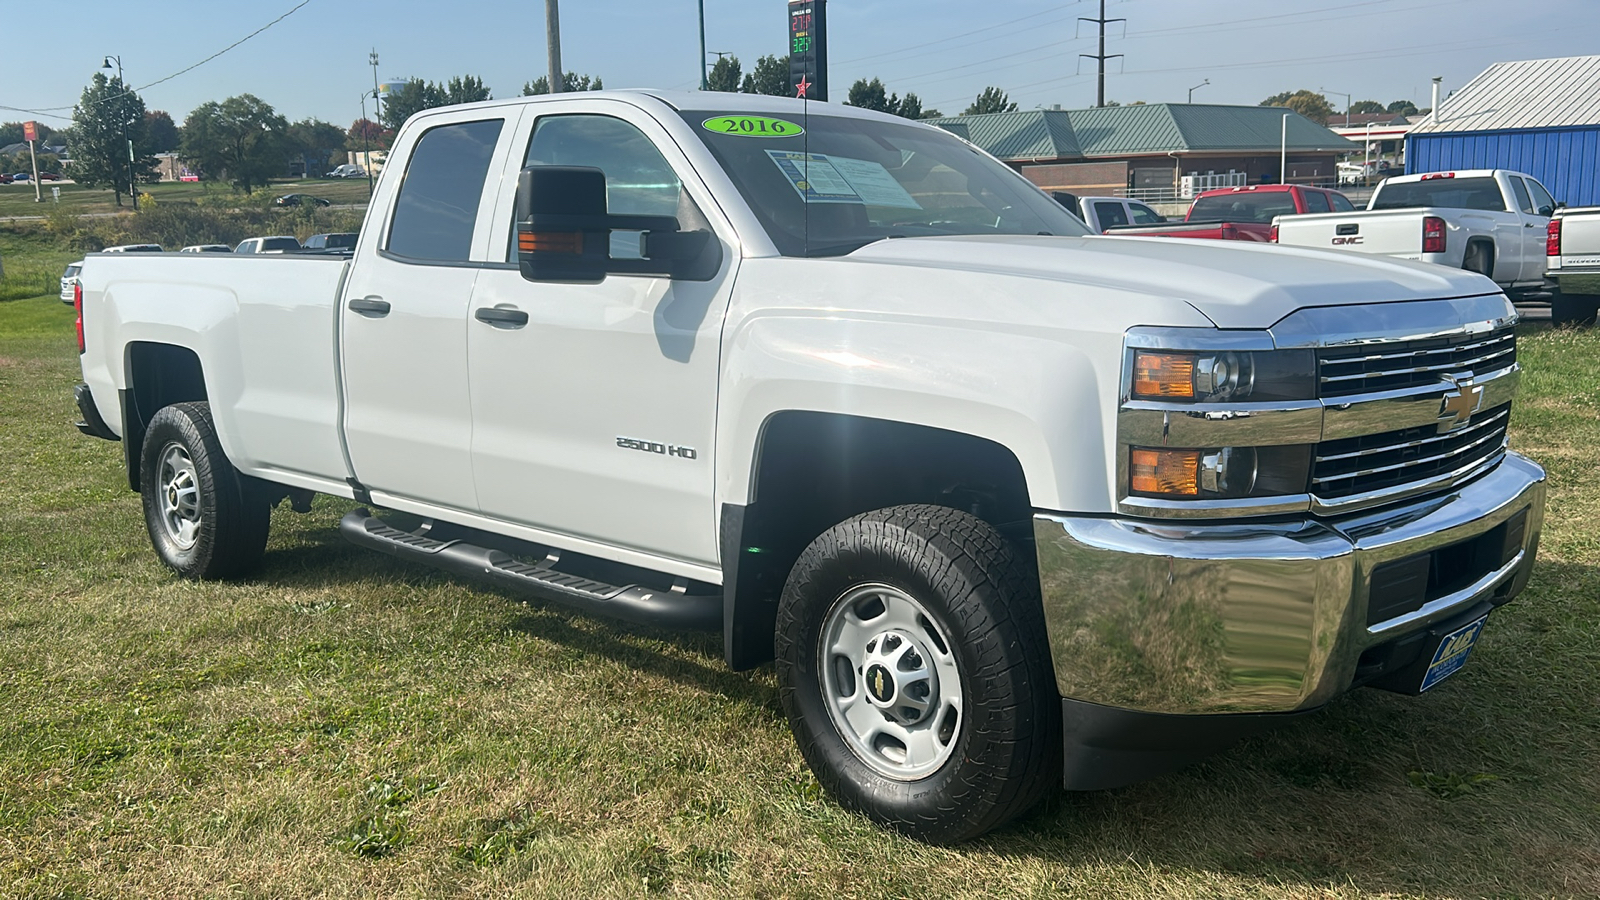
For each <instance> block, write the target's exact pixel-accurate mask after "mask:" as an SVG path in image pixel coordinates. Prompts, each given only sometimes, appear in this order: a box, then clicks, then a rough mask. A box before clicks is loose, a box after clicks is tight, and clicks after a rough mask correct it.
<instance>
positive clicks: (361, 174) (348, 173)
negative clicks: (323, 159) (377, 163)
mask: <svg viewBox="0 0 1600 900" xmlns="http://www.w3.org/2000/svg"><path fill="white" fill-rule="evenodd" d="M328 177H329V178H365V177H367V170H366V169H363V168H361V167H360V166H358V165H355V164H353V163H345V164H344V165H342V166H337V167H335V168H334V170H333V171H331V172H329V173H328Z"/></svg>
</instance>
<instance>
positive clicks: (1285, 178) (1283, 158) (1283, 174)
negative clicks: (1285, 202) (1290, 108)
mask: <svg viewBox="0 0 1600 900" xmlns="http://www.w3.org/2000/svg"><path fill="white" fill-rule="evenodd" d="M1290 115H1291V114H1290V113H1284V114H1283V136H1282V137H1280V138H1279V143H1278V183H1279V184H1288V183H1289V116H1290Z"/></svg>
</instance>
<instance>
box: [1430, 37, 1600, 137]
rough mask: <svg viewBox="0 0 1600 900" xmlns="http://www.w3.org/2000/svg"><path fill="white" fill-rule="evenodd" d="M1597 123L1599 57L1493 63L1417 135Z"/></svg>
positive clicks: (1599, 118)
mask: <svg viewBox="0 0 1600 900" xmlns="http://www.w3.org/2000/svg"><path fill="white" fill-rule="evenodd" d="M1575 125H1578V126H1581V125H1600V56H1564V57H1560V58H1558V59H1525V60H1521V61H1518V62H1503V63H1495V64H1494V65H1492V66H1490V67H1489V68H1487V69H1485V70H1483V72H1482V73H1481V74H1479V75H1478V77H1476V78H1474V79H1472V80H1471V81H1469V82H1467V85H1466V87H1463V88H1462V89H1461V90H1459V91H1456V92H1455V93H1454V94H1451V95H1450V97H1449V99H1447V100H1445V101H1443V102H1442V103H1440V104H1439V115H1438V117H1437V119H1436V120H1434V119H1428V120H1424V121H1423V122H1422V123H1421V124H1419V125H1417V126H1416V127H1415V128H1413V129H1411V133H1412V134H1414V135H1416V134H1453V133H1456V132H1463V131H1504V130H1509V129H1517V128H1563V127H1571V126H1575Z"/></svg>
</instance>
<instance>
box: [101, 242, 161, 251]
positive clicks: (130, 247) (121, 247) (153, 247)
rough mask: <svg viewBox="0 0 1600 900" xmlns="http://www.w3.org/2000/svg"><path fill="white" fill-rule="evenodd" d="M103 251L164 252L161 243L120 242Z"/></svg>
mask: <svg viewBox="0 0 1600 900" xmlns="http://www.w3.org/2000/svg"><path fill="white" fill-rule="evenodd" d="M100 252H101V253H162V252H164V251H163V250H162V248H161V245H160V244H118V245H117V246H115V247H107V248H105V249H104V250H101V251H100Z"/></svg>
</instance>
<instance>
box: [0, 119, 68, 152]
mask: <svg viewBox="0 0 1600 900" xmlns="http://www.w3.org/2000/svg"><path fill="white" fill-rule="evenodd" d="M34 127H35V128H36V129H38V133H39V140H38V143H40V144H48V143H50V142H51V140H52V139H56V140H59V139H60V137H61V134H62V133H61V132H59V131H56V130H55V129H54V128H51V127H50V126H49V125H46V124H45V123H43V122H35V123H34ZM25 140H27V137H25V136H24V135H23V131H22V123H21V122H7V123H5V124H4V125H0V147H9V146H11V145H12V144H20V143H22V142H23V141H25Z"/></svg>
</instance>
